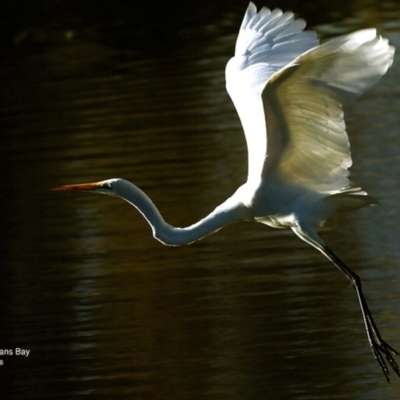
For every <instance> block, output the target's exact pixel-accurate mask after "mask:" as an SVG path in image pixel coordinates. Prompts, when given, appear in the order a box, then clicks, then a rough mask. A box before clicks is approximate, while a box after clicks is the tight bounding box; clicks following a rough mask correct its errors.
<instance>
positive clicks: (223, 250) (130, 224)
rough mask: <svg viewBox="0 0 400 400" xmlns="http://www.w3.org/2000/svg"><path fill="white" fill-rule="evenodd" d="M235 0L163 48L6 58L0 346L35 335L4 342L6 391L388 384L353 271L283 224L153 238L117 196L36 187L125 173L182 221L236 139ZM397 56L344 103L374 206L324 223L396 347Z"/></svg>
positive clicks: (85, 49) (116, 394)
mask: <svg viewBox="0 0 400 400" xmlns="http://www.w3.org/2000/svg"><path fill="white" fill-rule="evenodd" d="M282 7H283V5H282ZM283 8H284V7H283ZM242 12H243V8H240V9H239V10H238V13H239V14H238V15H237V16H236V15H235V17H234V18H232V15H231V14H229V15H228V14H227V15H225V16H223V17H224V18H225V20H224V21H222V20H221V23H220V25H218V24H215V25H213V26H207V25H206V22H205V21H204V24H203V25H199V26H198V27H194V28H192V29H191V30H188V31H187V32H186V33H187V35H188V37H190V40H187V41H186V40H182V43H181V45H180V47H179V48H176V49H174V51H173V53H172V54H169V56H168V57H166V56H163V57H156V56H154V57H149V56H148V55H143V54H141V53H140V52H139V51H134V50H132V49H131V50H130V51H127V50H126V49H124V50H120V49H117V48H116V47H113V46H109V45H106V44H104V43H101V41H98V42H96V41H95V42H93V41H83V40H79V39H76V41H72V42H71V43H69V44H63V45H61V44H58V45H53V46H50V47H49V48H47V49H46V50H43V51H39V52H33V53H31V52H28V51H27V49H26V48H25V49H24V48H21V47H20V48H18V49H14V50H11V51H9V53H8V54H7V60H6V61H4V60H3V61H2V64H1V68H2V78H1V79H2V86H3V88H4V93H6V94H7V96H6V97H5V98H4V99H3V104H2V105H3V108H2V110H1V123H2V127H3V129H2V137H3V138H4V140H3V146H2V147H1V160H0V162H1V165H2V168H3V169H2V171H3V176H2V182H3V185H2V191H1V192H0V197H1V204H2V209H1V218H2V229H3V232H2V235H1V249H2V263H1V264H2V268H1V272H0V274H1V282H0V288H1V290H0V300H1V302H0V316H1V325H2V329H1V334H0V348H1V349H8V348H15V347H22V348H27V349H30V350H31V354H30V356H29V357H28V358H26V359H22V358H20V357H6V356H4V357H0V359H3V360H4V366H2V367H0V374H1V375H0V376H1V377H2V378H4V379H3V380H2V384H3V385H2V389H1V390H3V391H4V394H5V396H3V397H4V398H10V399H26V398H29V399H36V398H37V399H46V398H49V399H54V398H68V399H70V398H80V397H85V398H93V399H98V398H102V397H104V398H127V399H131V398H135V399H147V398H149V399H155V398H160V399H161V398H165V399H188V398H191V399H204V398H209V399H222V398H223V399H225V398H232V399H253V398H257V399H261V398H273V399H349V398H351V399H377V398H379V399H393V398H397V397H398V395H399V393H398V392H399V383H398V381H396V379H395V377H393V384H392V385H390V386H389V385H386V384H385V381H384V378H383V376H382V374H381V373H380V371H379V370H378V366H377V364H376V362H375V361H374V360H373V357H372V355H371V354H370V351H369V349H368V346H367V340H366V337H365V333H364V328H363V325H362V320H361V315H360V312H359V307H358V304H357V300H356V297H355V295H354V293H353V291H352V290H351V287H350V286H349V285H348V283H347V281H346V280H345V279H344V278H343V277H342V276H341V275H340V274H339V273H338V272H337V271H336V270H334V269H333V268H332V266H331V265H329V263H328V262H326V261H325V260H324V259H323V258H322V257H321V256H320V255H319V254H317V252H315V251H314V250H313V249H311V248H308V247H307V246H306V245H305V244H303V243H301V242H299V241H298V240H297V239H296V238H295V237H294V236H293V235H292V234H291V233H290V232H285V231H274V230H271V229H267V228H266V227H264V226H257V225H255V224H246V223H242V224H237V225H234V226H230V227H228V228H226V229H224V230H222V231H220V232H219V233H218V234H216V235H213V236H211V237H209V238H207V239H205V240H204V241H202V242H199V243H197V244H194V245H192V246H188V247H183V248H166V247H163V246H161V245H160V244H159V243H157V242H155V241H154V240H153V239H152V237H151V234H150V230H149V228H148V226H147V224H146V222H145V221H144V220H143V219H142V218H141V216H140V215H139V214H138V213H137V212H135V210H133V209H132V208H131V207H130V206H129V205H128V204H126V203H124V202H121V201H118V200H117V199H113V198H106V197H99V196H90V195H89V196H85V195H82V196H79V195H75V196H69V195H63V196H61V195H59V194H56V193H51V192H49V190H48V189H49V188H50V187H54V186H57V185H60V184H64V183H72V182H80V181H82V182H83V181H91V180H93V181H94V180H100V179H106V178H111V177H119V176H120V177H124V178H127V179H129V180H132V181H133V182H135V183H136V184H137V185H138V186H140V187H141V188H143V189H144V190H145V191H146V192H147V193H148V194H149V195H150V197H151V198H153V199H154V201H155V203H156V204H157V206H158V207H159V208H160V210H161V212H162V213H163V214H164V215H165V218H166V219H167V220H168V221H169V222H171V223H172V224H175V225H178V226H179V225H180V226H182V225H188V224H190V223H192V222H194V221H196V220H198V219H199V218H201V217H203V216H204V215H205V214H207V213H208V212H209V211H210V210H211V209H213V207H214V206H215V205H217V204H219V203H220V202H221V201H223V200H224V199H225V198H226V197H227V196H229V195H231V193H232V192H233V191H234V190H235V189H236V187H237V186H238V185H239V184H241V183H242V182H243V180H244V179H245V176H246V153H245V147H244V138H243V135H242V132H241V128H240V126H239V122H238V119H237V116H236V114H235V111H234V109H233V106H232V105H231V103H230V100H229V98H228V95H227V94H226V92H225V88H224V67H225V63H226V61H227V59H228V58H229V57H230V56H231V53H232V49H233V43H234V40H235V37H236V31H237V25H235V26H234V23H233V22H232V21H233V20H234V21H239V20H240V18H241V13H242ZM374 12H375V14H374V15H375V16H376V19H379V20H380V21H383V22H384V23H382V26H383V27H385V26H389V27H390V31H388V32H387V35H388V36H389V37H390V39H391V41H392V42H393V44H394V45H398V44H400V35H399V31H398V30H397V27H394V22H395V18H394V17H393V20H391V19H390V18H391V17H390V15H387V14H382V13H377V10H376V9H375V11H374ZM368 15H371V14H368ZM391 15H397V14H391ZM221 18H222V17H221ZM359 20H360V23H359V25H358V26H353V25H351V29H355V28H358V27H361V26H364V25H365V24H368V23H369V20H370V18H368V19H367V20H363V19H362V18H360V17H359ZM322 22H324V24H325V23H326V21H322ZM223 23H225V26H228V27H230V26H232V29H231V31H229V32H230V33H229V34H228V33H227V31H228V30H229V29H228V28H222V26H224V24H223ZM235 24H236V22H235ZM341 24H342V25H343V21H341ZM320 26H321V27H323V25H322V24H321V25H320ZM324 26H325V30H326V25H324ZM331 26H335V24H332V25H331ZM337 26H339V25H337ZM225 29H226V31H225ZM321 30H323V29H322V28H321ZM233 32H235V34H234V35H233V34H232V33H233ZM141 46H142V47H143V44H141ZM399 74H400V68H399V64H398V63H397V61H396V63H395V65H394V66H393V68H392V69H391V70H390V72H389V73H388V74H387V76H386V77H385V78H384V79H382V81H381V82H380V84H379V85H378V86H376V87H375V88H374V89H373V90H371V91H370V92H369V93H368V94H367V95H366V96H364V97H363V98H362V99H360V100H359V101H358V102H357V103H356V104H354V105H353V106H351V108H349V110H348V113H347V115H348V118H347V121H348V130H349V132H350V136H351V140H352V149H353V158H354V168H353V175H352V176H353V178H354V180H356V181H357V182H359V183H360V184H362V186H363V187H365V189H367V190H368V191H369V192H370V193H371V194H373V195H374V196H376V197H378V198H379V199H380V200H381V206H380V207H375V208H369V209H364V210H361V211H359V212H357V213H355V214H352V215H343V216H341V217H339V218H338V220H337V221H336V222H337V223H336V224H334V225H332V226H330V227H328V228H326V229H325V232H323V236H324V238H325V239H326V241H327V242H328V243H329V244H330V245H331V247H332V248H333V249H335V250H336V251H337V253H338V254H339V255H340V256H341V257H342V258H343V259H344V260H346V261H347V262H348V263H349V264H350V265H351V266H353V267H354V269H355V270H356V271H358V272H359V273H360V275H361V276H363V277H364V282H365V283H364V286H365V291H366V296H367V298H368V300H369V302H370V306H371V308H372V309H373V311H374V314H375V315H376V320H377V322H378V324H379V326H380V327H381V330H382V333H383V334H384V336H385V338H386V339H387V340H388V342H389V343H392V344H393V345H394V346H395V347H396V346H397V348H399V347H400V338H399V335H398V332H399V330H400V317H399V302H398V294H399V293H400V287H399V283H398V282H399V268H398V266H399V260H400V249H399V247H398V246H397V238H398V237H400V228H399V224H398V215H399V204H400V198H399V197H400V193H399V191H398V189H397V187H398V178H397V177H398V176H399V169H400V163H399V161H400V150H399V149H400V147H399V145H398V143H397V142H398V127H399V123H400V121H399V116H398V110H399V108H400V107H399V106H400V104H399V100H398V98H399V96H398V85H397V82H398V81H399Z"/></svg>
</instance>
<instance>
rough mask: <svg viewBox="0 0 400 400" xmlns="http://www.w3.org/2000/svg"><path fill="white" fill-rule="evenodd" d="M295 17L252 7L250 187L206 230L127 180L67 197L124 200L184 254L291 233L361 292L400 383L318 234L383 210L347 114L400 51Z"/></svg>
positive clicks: (246, 83)
mask: <svg viewBox="0 0 400 400" xmlns="http://www.w3.org/2000/svg"><path fill="white" fill-rule="evenodd" d="M304 28H305V22H304V21H303V20H301V19H297V20H296V19H294V16H293V13H291V12H285V13H283V12H282V11H281V10H279V9H276V10H273V11H271V10H269V9H268V8H265V7H264V8H262V9H261V10H260V11H259V12H257V9H256V7H255V5H254V4H253V3H250V4H249V6H248V8H247V11H246V13H245V16H244V19H243V22H242V25H241V27H240V30H239V35H238V38H237V42H236V50H235V56H234V57H233V58H232V59H231V60H230V61H229V62H228V64H227V66H226V87H227V91H228V93H229V95H230V96H231V98H232V101H233V103H234V105H235V107H236V110H237V112H238V115H239V118H240V120H241V123H242V126H243V130H244V133H245V136H246V142H247V149H248V177H247V181H246V182H245V183H244V184H243V185H242V186H241V187H239V189H238V190H237V191H236V192H235V193H234V194H233V195H232V196H231V197H230V198H228V199H227V200H226V201H225V202H224V203H222V204H221V205H219V206H218V207H217V208H216V209H215V210H214V211H213V212H211V213H210V214H209V215H208V216H207V217H205V218H204V219H202V220H201V221H199V222H197V223H195V224H193V225H190V226H188V227H186V228H177V227H174V226H171V225H170V224H168V223H166V222H165V220H164V219H163V218H162V216H161V215H160V213H159V211H158V209H157V208H156V206H155V205H154V204H153V202H152V201H151V200H150V198H149V197H148V196H147V195H146V194H145V193H144V192H143V191H141V190H140V189H139V188H138V187H136V186H135V185H133V184H132V183H130V182H128V181H126V180H124V179H109V180H106V181H102V182H97V183H85V184H76V185H66V186H62V187H59V188H56V189H55V190H59V191H71V190H80V191H91V192H95V193H101V194H108V195H113V196H118V197H121V198H122V199H124V200H126V201H128V202H129V203H131V204H132V205H133V206H134V207H136V208H137V209H138V210H139V211H140V213H141V214H142V215H143V216H144V218H146V220H147V221H148V223H149V225H150V226H151V228H152V231H153V235H154V237H155V238H156V239H157V240H159V241H160V242H162V243H163V244H166V245H172V246H178V245H183V244H189V243H192V242H194V241H196V240H199V239H201V238H203V237H205V236H207V235H209V234H211V233H213V232H216V231H217V230H219V229H221V228H222V227H224V226H226V225H228V224H231V223H233V222H238V221H241V220H253V221H256V222H261V223H264V224H267V225H270V226H272V227H275V228H291V229H292V230H293V232H294V233H295V234H296V235H297V236H298V237H299V238H301V239H302V240H304V241H305V242H307V243H309V244H310V245H311V246H313V247H315V248H316V249H317V250H318V251H320V252H321V253H322V254H323V255H324V256H325V257H326V258H328V259H329V260H330V261H331V262H332V263H333V264H334V265H335V266H336V267H337V268H338V269H339V270H340V271H341V272H342V273H343V274H344V275H345V276H346V277H347V278H348V279H349V280H350V282H351V284H352V285H353V287H354V289H355V290H356V293H357V296H358V300H359V302H360V306H361V312H362V315H363V319H364V323H365V328H366V331H367V336H368V340H369V343H370V346H371V349H372V351H373V354H374V356H375V358H376V359H377V360H378V363H379V365H380V367H381V368H382V370H383V373H384V375H385V377H386V379H387V380H389V371H388V368H387V366H386V363H385V359H386V360H387V361H388V362H389V364H390V366H391V367H392V368H393V370H394V371H395V372H396V374H397V375H399V368H398V366H397V364H396V361H395V359H394V355H398V353H397V352H396V351H395V350H394V349H393V348H392V347H390V346H389V345H388V344H387V343H386V342H385V341H383V339H382V337H381V335H380V333H379V331H378V329H377V327H376V325H375V322H374V320H373V317H372V314H371V312H370V310H369V309H368V306H367V303H366V300H365V298H364V295H363V293H362V288H361V281H360V278H359V277H358V276H357V275H356V274H355V273H354V272H353V271H352V270H351V269H350V268H349V267H347V265H346V264H345V263H344V262H343V261H341V260H340V259H339V258H338V257H337V256H336V255H335V254H334V253H333V252H332V250H330V249H329V248H328V247H327V246H326V244H325V243H324V242H323V241H322V239H321V238H320V237H319V236H318V234H317V233H316V231H315V229H314V228H315V227H316V226H318V225H321V224H323V223H324V222H325V221H326V220H327V219H328V218H329V217H330V216H331V215H332V214H333V213H335V212H336V211H340V210H352V209H357V208H360V207H364V206H367V205H370V204H373V203H374V200H373V199H372V198H371V197H370V196H368V195H367V194H366V192H364V191H363V190H361V189H360V188H358V187H353V186H352V185H351V182H350V180H349V177H348V175H349V172H348V169H349V167H350V166H351V164H352V160H351V154H350V144H349V138H348V136H347V133H346V126H345V122H344V117H343V110H342V107H343V105H344V104H345V103H347V102H348V101H351V100H354V99H355V98H357V97H358V96H360V95H361V94H362V93H363V92H364V91H365V90H367V89H368V88H369V87H370V86H371V85H372V84H374V83H375V82H376V81H377V80H378V79H379V78H380V77H381V76H382V75H384V74H385V73H386V71H387V69H388V68H389V67H390V66H391V64H392V61H393V56H394V48H393V47H392V46H390V45H389V43H388V41H387V40H386V39H384V38H382V37H381V36H380V35H378V34H377V33H376V30H375V29H366V30H361V31H358V32H355V33H352V34H350V35H346V36H342V37H339V38H337V39H333V40H330V41H328V42H326V43H324V44H322V45H319V42H318V39H317V37H316V34H315V33H314V32H310V31H304Z"/></svg>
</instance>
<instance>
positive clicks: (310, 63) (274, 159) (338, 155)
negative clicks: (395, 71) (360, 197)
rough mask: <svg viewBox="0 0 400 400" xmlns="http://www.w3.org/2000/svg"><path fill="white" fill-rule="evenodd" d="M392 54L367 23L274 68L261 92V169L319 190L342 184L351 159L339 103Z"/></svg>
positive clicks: (374, 76)
mask: <svg viewBox="0 0 400 400" xmlns="http://www.w3.org/2000/svg"><path fill="white" fill-rule="evenodd" d="M393 55H394V48H393V47H392V46H389V44H388V41H387V40H386V39H383V38H382V37H381V36H379V35H377V34H376V31H375V29H366V30H362V31H358V32H355V33H353V34H350V35H346V36H342V37H339V38H337V39H333V40H330V41H328V42H326V43H324V44H323V45H321V46H319V47H317V48H314V49H312V50H310V51H308V52H307V53H305V54H303V55H301V56H300V57H298V58H297V59H296V60H295V61H293V63H291V64H290V65H289V66H287V67H286V68H284V69H282V70H280V71H279V72H277V73H276V74H275V75H274V76H273V77H272V78H271V79H270V81H269V82H268V84H267V85H266V87H265V90H264V92H263V95H262V97H263V100H264V108H265V112H266V117H267V129H268V139H267V140H268V150H267V161H266V163H265V166H264V174H268V173H271V171H273V172H274V173H277V175H278V176H279V177H280V178H283V179H285V180H287V181H291V182H293V183H296V184H300V185H302V186H306V187H309V188H310V189H313V190H317V191H320V192H326V193H334V192H338V191H341V190H344V189H345V188H347V187H348V186H349V180H348V168H349V167H350V166H351V163H352V161H351V155H350V144H349V139H348V136H347V133H346V128H345V123H344V119H343V111H342V105H343V104H344V103H346V102H348V101H350V100H353V99H354V98H356V97H358V96H359V95H361V94H362V93H363V92H364V91H365V90H366V89H368V88H369V87H370V86H371V85H372V84H374V83H375V82H376V81H377V80H378V79H379V78H380V77H381V76H382V75H383V74H385V72H386V71H387V69H388V68H389V67H390V65H391V64H392V61H393Z"/></svg>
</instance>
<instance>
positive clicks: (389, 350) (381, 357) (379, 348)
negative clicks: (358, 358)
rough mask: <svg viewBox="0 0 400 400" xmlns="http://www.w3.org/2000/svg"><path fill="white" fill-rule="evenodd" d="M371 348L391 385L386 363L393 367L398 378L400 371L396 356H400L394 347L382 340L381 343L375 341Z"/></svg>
mask: <svg viewBox="0 0 400 400" xmlns="http://www.w3.org/2000/svg"><path fill="white" fill-rule="evenodd" d="M371 348H372V353H373V354H374V357H375V358H376V360H377V361H378V363H379V365H380V367H381V369H382V372H383V374H384V375H385V378H386V380H387V381H388V383H390V373H389V369H388V367H387V365H386V361H387V362H388V363H389V365H390V366H391V367H392V369H393V371H394V372H395V373H396V374H397V376H399V377H400V369H399V366H398V365H397V362H396V360H395V358H394V357H395V356H399V355H400V354H399V353H398V352H397V351H396V350H395V349H394V348H393V347H392V346H389V345H388V344H387V343H386V342H384V341H383V340H380V341H379V343H377V342H376V341H374V342H373V343H372V344H371ZM385 359H386V361H385Z"/></svg>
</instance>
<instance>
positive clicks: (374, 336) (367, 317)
mask: <svg viewBox="0 0 400 400" xmlns="http://www.w3.org/2000/svg"><path fill="white" fill-rule="evenodd" d="M320 251H321V252H322V253H323V254H324V255H325V257H327V258H328V259H329V260H330V261H331V262H332V263H333V264H334V265H335V266H336V267H337V268H338V269H339V270H340V271H341V272H342V273H343V274H344V275H345V276H346V277H347V278H348V279H349V281H350V282H351V284H352V285H353V287H354V289H355V291H356V293H357V297H358V301H359V302H360V306H361V313H362V315H363V319H364V324H365V329H366V331H367V336H368V341H369V344H370V346H371V349H372V353H373V354H374V357H375V358H376V359H377V361H378V363H379V365H380V367H381V368H382V371H383V373H384V374H385V377H386V380H387V381H388V382H390V380H389V370H388V368H387V366H386V362H385V358H386V359H387V361H388V362H389V364H390V366H391V367H392V368H393V370H394V371H395V372H396V374H397V375H398V376H400V371H399V367H398V365H397V363H396V360H395V359H394V357H393V356H398V355H399V353H398V352H397V351H396V350H395V349H393V347H391V346H389V345H388V344H387V343H386V342H385V341H384V340H383V339H382V336H381V334H380V333H379V330H378V328H377V326H376V324H375V321H374V319H373V317H372V314H371V311H370V310H369V308H368V304H367V302H366V300H365V297H364V294H363V291H362V285H361V279H360V277H359V276H358V275H357V274H355V273H354V272H353V271H352V270H351V269H350V268H349V267H348V266H347V265H346V264H345V263H344V262H343V261H342V260H340V258H339V257H337V256H336V255H335V254H334V253H333V252H332V250H330V249H329V248H328V247H326V246H325V247H324V248H323V249H321V250H320Z"/></svg>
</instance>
